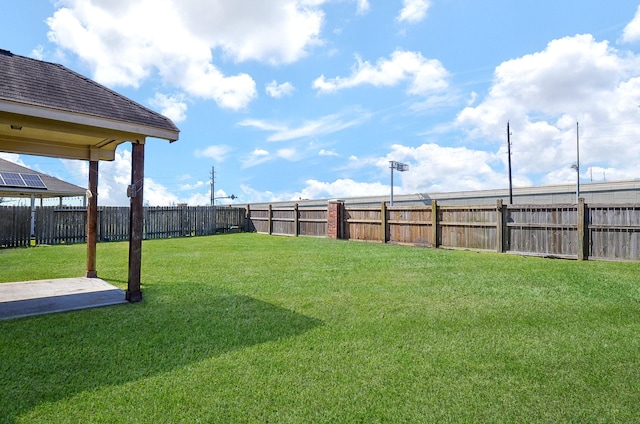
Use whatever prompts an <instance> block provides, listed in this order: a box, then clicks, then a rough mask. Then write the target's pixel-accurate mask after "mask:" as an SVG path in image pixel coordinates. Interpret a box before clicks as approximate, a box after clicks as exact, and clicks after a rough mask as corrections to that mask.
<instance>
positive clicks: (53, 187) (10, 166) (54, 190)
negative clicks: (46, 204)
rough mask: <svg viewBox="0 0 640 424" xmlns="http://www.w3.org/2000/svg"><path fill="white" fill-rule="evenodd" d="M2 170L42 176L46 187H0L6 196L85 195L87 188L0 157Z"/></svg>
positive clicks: (0, 193) (0, 191)
mask: <svg viewBox="0 0 640 424" xmlns="http://www.w3.org/2000/svg"><path fill="white" fill-rule="evenodd" d="M0 172H18V173H22V174H35V175H39V176H40V178H42V182H43V183H44V185H45V186H47V188H46V189H32V188H24V187H22V188H9V187H0V195H1V196H5V197H13V196H16V197H22V196H18V195H19V194H22V195H31V193H34V194H35V195H36V197H59V196H63V197H64V196H84V195H85V193H86V189H85V188H82V187H80V186H77V185H75V184H71V183H68V182H66V181H62V180H60V179H58V178H56V177H52V176H50V175H47V174H42V173H40V172H36V171H33V170H31V169H29V168H26V167H24V166H20V165H18V164H16V163H13V162H10V161H8V160H5V159H0Z"/></svg>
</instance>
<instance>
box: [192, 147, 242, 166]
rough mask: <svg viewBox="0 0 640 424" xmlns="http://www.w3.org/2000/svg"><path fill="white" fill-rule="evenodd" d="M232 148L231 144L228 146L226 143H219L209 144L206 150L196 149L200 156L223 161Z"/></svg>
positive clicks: (196, 153) (197, 154)
mask: <svg viewBox="0 0 640 424" xmlns="http://www.w3.org/2000/svg"><path fill="white" fill-rule="evenodd" d="M232 150H233V149H232V148H231V146H227V145H226V144H218V145H214V146H209V147H207V148H206V149H204V150H196V151H195V155H196V157H199V158H210V159H213V160H216V161H219V162H222V161H224V160H225V159H226V158H227V155H228V154H229V152H231V151H232Z"/></svg>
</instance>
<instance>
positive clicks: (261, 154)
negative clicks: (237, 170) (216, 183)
mask: <svg viewBox="0 0 640 424" xmlns="http://www.w3.org/2000/svg"><path fill="white" fill-rule="evenodd" d="M272 159H273V158H272V157H271V153H269V152H268V151H267V150H264V149H255V150H254V151H253V152H251V153H250V154H248V155H247V156H246V157H244V158H243V159H242V160H241V163H242V168H243V169H246V168H251V167H253V166H257V165H260V164H262V163H265V162H268V161H270V160H272Z"/></svg>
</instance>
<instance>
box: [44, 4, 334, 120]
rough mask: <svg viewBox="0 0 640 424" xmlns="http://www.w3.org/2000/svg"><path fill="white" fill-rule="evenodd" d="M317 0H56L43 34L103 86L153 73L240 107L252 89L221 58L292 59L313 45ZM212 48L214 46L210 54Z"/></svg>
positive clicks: (318, 25) (131, 81)
mask: <svg viewBox="0 0 640 424" xmlns="http://www.w3.org/2000/svg"><path fill="white" fill-rule="evenodd" d="M322 3H323V1H304V0H260V1H256V0H238V1H233V2H230V1H226V0H139V1H136V2H122V1H113V2H106V1H99V0H60V1H59V2H58V3H57V4H58V5H59V8H58V9H57V10H56V12H55V13H54V14H53V16H51V17H50V18H49V19H48V20H47V24H48V25H49V29H50V31H49V39H50V41H52V42H54V43H55V44H57V45H58V47H59V48H60V49H63V50H66V51H70V52H72V53H74V54H76V55H78V57H79V58H80V59H81V60H82V61H84V62H85V63H86V64H87V65H88V66H89V67H90V68H91V69H92V73H93V78H94V79H95V80H97V81H98V82H101V83H103V84H106V85H110V86H117V85H124V86H133V87H138V86H139V85H140V84H141V83H142V82H143V81H144V80H145V79H146V78H148V77H149V76H150V75H152V74H153V73H158V74H159V75H160V76H161V77H162V78H163V80H164V82H165V83H167V84H169V85H171V86H173V87H176V88H179V89H181V90H184V91H186V92H187V93H188V94H190V95H194V96H199V97H203V98H207V99H212V100H214V101H216V102H217V103H218V104H219V106H220V107H223V108H229V109H234V110H238V109H242V108H244V107H246V106H247V105H248V104H249V103H250V102H251V101H252V100H253V99H254V98H255V97H256V88H255V81H254V80H253V79H252V78H251V77H250V76H249V75H247V74H242V73H241V74H238V75H232V76H227V75H225V74H224V72H223V71H222V70H221V65H220V63H221V61H223V60H225V59H231V60H233V61H247V60H257V61H260V62H267V63H272V64H279V63H291V62H295V61H297V60H299V59H300V58H302V57H304V56H305V55H306V54H307V53H308V50H309V48H311V47H312V46H314V45H317V44H318V43H319V42H320V41H319V34H320V29H321V25H322V22H323V19H324V13H323V12H322V10H320V9H319V6H320V5H321V4H322ZM212 51H217V52H219V56H220V57H218V58H217V59H216V60H215V61H214V58H213V56H212Z"/></svg>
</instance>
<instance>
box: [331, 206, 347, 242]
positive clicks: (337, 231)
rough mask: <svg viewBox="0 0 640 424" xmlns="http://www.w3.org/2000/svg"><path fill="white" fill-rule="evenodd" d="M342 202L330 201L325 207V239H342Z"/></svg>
mask: <svg viewBox="0 0 640 424" xmlns="http://www.w3.org/2000/svg"><path fill="white" fill-rule="evenodd" d="M343 208H344V200H330V201H329V204H328V205H327V238H332V239H341V238H343V237H344V232H343V226H342V220H343Z"/></svg>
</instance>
